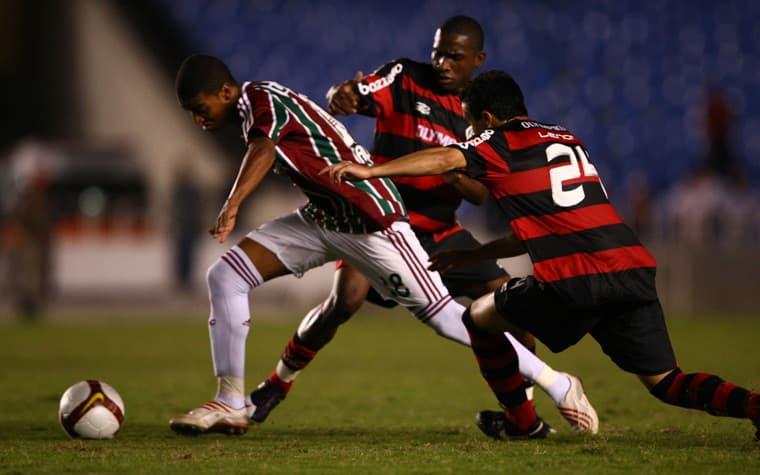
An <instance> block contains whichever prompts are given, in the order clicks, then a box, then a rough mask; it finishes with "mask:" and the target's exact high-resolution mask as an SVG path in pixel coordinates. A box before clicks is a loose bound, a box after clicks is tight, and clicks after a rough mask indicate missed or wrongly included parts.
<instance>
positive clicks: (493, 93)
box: [462, 70, 528, 120]
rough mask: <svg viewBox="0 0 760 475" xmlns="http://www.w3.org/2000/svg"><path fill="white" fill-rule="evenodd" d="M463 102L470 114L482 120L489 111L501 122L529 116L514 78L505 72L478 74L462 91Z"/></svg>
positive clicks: (493, 71) (523, 98)
mask: <svg viewBox="0 0 760 475" xmlns="http://www.w3.org/2000/svg"><path fill="white" fill-rule="evenodd" d="M462 102H466V103H467V107H468V108H469V110H470V114H472V116H473V117H475V118H476V119H477V118H480V117H481V116H482V115H483V111H488V112H490V113H491V114H493V115H494V116H496V118H497V119H499V120H509V119H511V118H512V117H516V116H519V115H528V108H527V107H526V106H525V97H524V96H523V92H522V90H521V89H520V86H519V85H518V84H517V81H515V80H514V78H513V77H512V76H510V75H509V74H507V73H505V72H504V71H495V70H491V71H485V72H483V73H480V74H478V76H477V77H476V78H475V79H473V80H472V81H471V82H470V83H469V84H468V85H467V86H465V88H464V90H463V91H462Z"/></svg>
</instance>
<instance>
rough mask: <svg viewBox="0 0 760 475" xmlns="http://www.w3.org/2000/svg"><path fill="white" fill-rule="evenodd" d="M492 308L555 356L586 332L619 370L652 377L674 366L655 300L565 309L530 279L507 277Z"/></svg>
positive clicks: (551, 292) (660, 313)
mask: <svg viewBox="0 0 760 475" xmlns="http://www.w3.org/2000/svg"><path fill="white" fill-rule="evenodd" d="M495 303H496V310H497V311H498V312H499V314H500V315H501V316H502V317H504V319H506V320H507V321H509V322H512V323H514V324H515V325H517V326H519V327H520V328H523V329H525V330H528V331H529V332H531V333H532V334H533V335H535V337H536V338H538V339H539V340H541V342H543V343H544V344H545V345H546V346H548V347H549V349H550V350H552V351H553V352H555V353H558V352H560V351H562V350H565V349H566V348H568V347H570V346H572V345H574V344H576V343H577V342H578V341H580V339H581V338H583V336H584V335H585V334H586V333H589V334H591V336H592V337H594V339H595V340H596V341H597V342H598V343H599V344H600V345H601V347H602V350H603V351H604V352H605V353H606V354H607V356H609V357H610V358H611V359H612V361H614V362H615V364H616V365H618V366H619V367H620V368H621V369H623V370H625V371H628V372H630V373H635V374H643V375H654V374H661V373H664V372H666V371H669V370H671V369H673V368H675V367H676V366H677V364H676V357H675V354H674V353H673V347H672V345H671V344H670V337H669V336H668V329H667V327H666V325H665V317H664V315H663V313H662V307H661V306H660V301H659V300H653V301H647V302H619V303H610V304H605V305H600V306H596V307H588V308H569V307H568V305H567V303H566V302H564V301H562V300H561V299H560V298H559V296H558V295H557V294H556V293H555V292H554V291H553V290H552V289H551V287H550V286H547V285H545V284H544V283H542V282H538V281H537V280H535V279H534V278H533V276H528V277H524V278H515V279H511V280H510V281H509V282H508V283H507V284H505V285H503V286H501V287H500V288H499V289H498V290H497V291H496V292H495Z"/></svg>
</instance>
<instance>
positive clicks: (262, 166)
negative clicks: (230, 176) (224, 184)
mask: <svg viewBox="0 0 760 475" xmlns="http://www.w3.org/2000/svg"><path fill="white" fill-rule="evenodd" d="M274 159H275V152H274V142H272V140H271V139H269V138H268V137H264V136H255V137H253V139H252V140H251V142H250V144H249V145H248V150H247V151H246V152H245V156H244V157H243V162H242V163H241V164H240V170H239V171H238V175H237V178H235V183H234V184H233V185H232V189H231V190H230V194H229V195H228V196H227V199H226V200H225V202H224V205H223V206H222V210H221V211H219V216H217V218H216V223H215V224H214V226H213V227H212V228H211V229H209V233H211V235H212V236H213V237H214V238H215V239H217V240H219V242H224V241H226V240H227V237H229V235H230V233H231V232H232V230H233V229H234V228H235V221H236V220H237V214H238V209H239V208H240V205H241V204H242V203H243V201H245V199H246V198H247V197H248V195H250V194H251V192H252V191H253V190H255V189H256V188H257V187H258V186H259V184H260V183H261V180H263V179H264V177H265V176H266V174H267V173H268V172H269V169H270V168H272V164H273V163H274Z"/></svg>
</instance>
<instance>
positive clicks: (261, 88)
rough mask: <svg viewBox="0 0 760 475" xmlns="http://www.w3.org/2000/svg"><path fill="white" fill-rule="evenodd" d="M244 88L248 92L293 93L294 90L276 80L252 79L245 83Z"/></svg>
mask: <svg viewBox="0 0 760 475" xmlns="http://www.w3.org/2000/svg"><path fill="white" fill-rule="evenodd" d="M243 90H244V91H245V92H246V93H247V94H254V93H262V94H291V93H293V91H292V90H291V89H290V88H289V87H287V86H284V85H282V84H280V83H278V82H276V81H250V82H246V83H243Z"/></svg>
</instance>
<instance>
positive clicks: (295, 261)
mask: <svg viewBox="0 0 760 475" xmlns="http://www.w3.org/2000/svg"><path fill="white" fill-rule="evenodd" d="M247 237H248V238H249V239H252V240H253V241H256V242H257V243H259V244H261V245H262V246H264V247H265V248H267V249H268V250H270V251H271V252H272V253H274V254H275V255H276V256H277V258H278V259H279V260H280V261H281V262H282V263H283V264H284V265H285V267H286V268H287V269H288V270H290V272H292V273H293V274H294V275H295V276H297V277H300V276H301V275H303V274H304V273H305V272H306V271H308V270H309V269H312V268H314V267H318V266H321V265H322V264H324V263H326V262H330V261H334V260H337V259H343V260H345V261H346V262H347V263H348V264H349V265H351V266H352V267H353V268H355V269H356V270H358V271H359V272H361V273H362V274H364V275H365V276H366V277H367V279H368V280H369V281H370V283H371V284H372V286H373V287H374V288H375V290H377V291H378V292H379V293H380V294H381V295H382V296H383V297H384V298H387V299H393V300H395V301H397V302H398V303H399V304H401V305H403V306H404V307H407V308H408V309H409V310H410V311H412V313H414V314H415V315H416V316H417V318H419V319H420V320H421V321H426V320H428V319H429V318H431V317H432V316H434V315H435V314H436V313H438V311H439V310H440V309H442V308H443V307H444V306H445V305H446V304H448V303H449V302H450V301H451V296H450V295H449V292H448V290H447V289H446V287H444V285H443V281H442V280H441V276H440V275H439V274H438V272H431V271H429V270H427V265H428V254H427V252H426V251H425V250H424V249H423V248H422V245H421V244H420V242H419V240H418V239H417V236H416V235H415V234H414V231H412V228H411V227H410V226H409V223H406V222H403V221H396V222H394V223H393V224H392V225H391V226H389V227H388V228H386V229H383V230H382V231H376V232H374V233H367V234H349V233H340V232H336V231H328V230H325V229H323V228H321V227H320V226H317V225H316V224H313V223H311V222H309V221H308V220H306V219H305V218H303V217H302V216H301V215H300V213H298V212H297V211H294V212H293V213H290V214H288V215H285V216H281V217H279V218H277V219H275V220H273V221H270V222H268V223H266V224H264V225H262V226H260V227H259V228H258V229H256V230H254V231H251V232H250V233H248V236H247Z"/></svg>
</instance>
